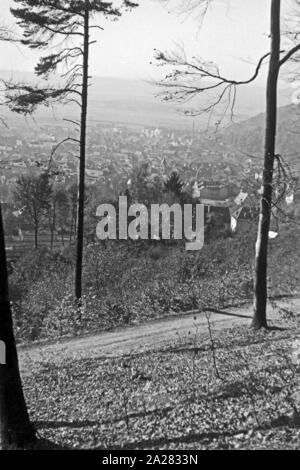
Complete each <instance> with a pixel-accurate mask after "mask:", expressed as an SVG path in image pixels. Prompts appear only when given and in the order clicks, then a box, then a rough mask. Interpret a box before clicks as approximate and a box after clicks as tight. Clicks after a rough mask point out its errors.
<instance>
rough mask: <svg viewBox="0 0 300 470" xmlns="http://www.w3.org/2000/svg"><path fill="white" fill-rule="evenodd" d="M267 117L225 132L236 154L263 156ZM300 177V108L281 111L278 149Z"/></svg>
mask: <svg viewBox="0 0 300 470" xmlns="http://www.w3.org/2000/svg"><path fill="white" fill-rule="evenodd" d="M264 129H265V114H264V113H261V114H258V115H256V116H254V117H252V118H250V119H247V120H245V121H242V122H240V123H237V124H234V125H231V126H229V127H227V128H226V129H223V130H222V136H223V138H224V140H225V142H226V144H227V145H230V146H231V147H232V149H233V151H235V152H245V153H247V154H249V155H252V156H254V157H255V156H257V157H261V156H262V152H263V146H264ZM276 151H277V152H278V153H279V154H281V155H282V156H283V158H284V159H285V160H287V161H288V162H289V163H290V165H291V166H292V168H293V169H294V170H296V171H297V172H298V174H299V176H300V105H289V106H283V107H281V108H279V109H278V126H277V149H276Z"/></svg>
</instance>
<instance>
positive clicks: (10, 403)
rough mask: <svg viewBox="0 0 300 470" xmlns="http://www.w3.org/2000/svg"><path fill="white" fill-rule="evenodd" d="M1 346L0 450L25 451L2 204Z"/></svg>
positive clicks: (2, 32)
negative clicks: (2, 346)
mask: <svg viewBox="0 0 300 470" xmlns="http://www.w3.org/2000/svg"><path fill="white" fill-rule="evenodd" d="M0 40H1V41H8V42H16V41H17V40H16V38H15V36H14V34H13V33H12V32H11V31H10V30H8V29H7V28H6V27H5V26H0ZM0 342H1V344H2V345H3V344H4V348H5V351H4V352H5V361H4V362H5V363H4V364H3V363H1V364H0V449H6V448H10V447H11V446H13V447H22V446H25V445H26V444H29V443H30V444H32V443H34V442H35V440H36V433H35V429H34V427H33V426H32V424H31V423H30V419H29V414H28V410H27V406H26V402H25V397H24V393H23V388H22V381H21V376H20V369H19V361H18V354H17V348H16V341H15V336H14V329H13V320H12V312H11V308H10V301H9V290H8V271H7V260H6V251H5V239H4V228H3V218H2V209H1V203H0Z"/></svg>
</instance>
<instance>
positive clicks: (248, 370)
mask: <svg viewBox="0 0 300 470" xmlns="http://www.w3.org/2000/svg"><path fill="white" fill-rule="evenodd" d="M296 313H298V317H297V316H294V315H295V314H296ZM299 337H300V323H299V312H290V315H289V319H287V318H282V320H281V321H279V322H277V324H276V327H275V325H273V328H271V329H270V330H268V331H259V332H254V331H252V330H251V329H249V328H247V327H235V328H232V329H227V330H223V331H221V332H219V333H218V332H215V331H214V327H213V322H212V321H211V320H208V323H207V333H202V334H200V333H199V332H198V331H197V329H191V331H190V333H189V334H188V335H186V336H180V335H179V336H178V339H177V340H176V341H172V342H169V343H167V344H165V345H164V347H163V349H161V350H151V349H150V350H149V349H145V348H143V349H142V350H140V351H135V352H134V353H132V354H126V355H121V356H115V357H105V356H99V357H93V358H82V357H80V356H78V355H76V354H74V357H73V358H72V360H65V359H62V358H59V357H57V355H56V354H52V355H49V354H46V353H45V354H44V356H42V359H41V360H40V362H35V363H34V364H33V363H32V362H30V361H29V355H28V360H27V361H26V360H25V362H24V361H23V368H22V373H23V378H24V385H25V393H26V397H27V401H28V404H29V408H30V414H31V418H32V420H33V422H34V423H35V426H36V428H37V430H38V435H39V438H40V439H41V441H40V443H39V447H41V448H51V447H54V446H55V448H57V449H58V448H69V449H75V448H88V449H110V450H113V449H162V450H163V449H173V450H179V449H299V442H300V439H299V438H300V382H299V378H300V375H299V374H300V363H299V358H298V359H297V360H296V359H295V357H296V356H295V353H294V354H293V348H294V349H295V347H296V345H297V344H298V350H297V349H296V350H297V352H298V355H299ZM297 340H298V343H296V341H297ZM22 354H23V355H24V354H25V353H24V352H23V353H22ZM25 357H26V355H25Z"/></svg>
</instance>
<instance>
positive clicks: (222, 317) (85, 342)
mask: <svg viewBox="0 0 300 470" xmlns="http://www.w3.org/2000/svg"><path fill="white" fill-rule="evenodd" d="M279 305H280V306H281V307H290V308H291V309H292V310H293V311H294V312H295V313H296V314H300V299H293V300H289V301H286V300H282V301H280V302H279ZM210 315H211V323H212V325H213V328H214V330H215V331H216V330H217V331H218V330H221V329H224V328H230V327H232V326H235V325H244V324H250V321H251V306H249V305H247V306H244V307H239V308H231V309H228V310H224V311H214V312H210ZM277 315H278V313H277V312H275V311H274V310H273V309H272V307H271V306H269V307H268V317H269V318H270V319H272V320H276V318H277ZM207 327H208V325H207V319H206V316H205V314H204V313H203V312H193V313H190V314H185V315H182V316H179V317H178V316H177V317H169V318H166V319H162V320H156V321H152V322H148V323H147V324H142V325H137V326H132V327H127V328H122V329H117V330H114V331H112V332H105V333H98V334H91V335H86V336H80V337H76V338H71V339H64V340H60V341H57V342H52V343H44V344H40V345H32V346H21V347H20V348H19V356H20V365H21V368H22V369H24V368H26V365H28V361H29V362H35V363H38V362H42V361H44V360H47V361H49V360H50V361H51V358H52V359H53V360H55V359H56V360H57V359H59V360H64V359H72V358H74V357H76V358H78V357H82V358H84V357H89V358H90V357H99V356H102V357H103V356H119V355H122V354H130V353H133V352H135V351H137V350H138V351H139V352H140V351H142V350H143V349H149V348H160V347H162V346H163V345H164V343H165V342H166V341H167V340H171V339H172V338H176V337H178V335H184V334H187V333H188V332H191V333H196V332H198V333H199V334H200V333H205V332H207Z"/></svg>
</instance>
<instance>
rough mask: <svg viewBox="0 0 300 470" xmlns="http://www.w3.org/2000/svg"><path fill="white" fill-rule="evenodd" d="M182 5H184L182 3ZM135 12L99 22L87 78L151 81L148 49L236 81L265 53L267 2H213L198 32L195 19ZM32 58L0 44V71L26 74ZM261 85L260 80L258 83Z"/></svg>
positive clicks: (152, 8) (153, 5) (5, 6)
mask: <svg viewBox="0 0 300 470" xmlns="http://www.w3.org/2000/svg"><path fill="white" fill-rule="evenodd" d="M183 1H184V0H183ZM13 3H14V2H13V0H1V16H2V17H3V18H4V21H5V23H6V24H10V25H13V24H14V19H13V17H12V16H11V15H10V12H9V7H10V6H12V5H13ZM140 3H141V6H140V7H139V8H137V9H136V10H135V11H134V12H131V13H126V14H125V15H124V16H123V17H122V18H121V19H120V20H119V21H117V22H114V23H110V22H105V23H103V21H101V19H100V20H99V24H101V25H104V26H105V31H104V32H100V31H97V33H96V34H95V36H96V39H98V44H96V45H95V46H93V50H92V54H91V72H92V74H93V75H98V76H106V77H107V76H112V77H121V78H129V77H130V78H132V77H135V78H153V77H157V76H158V75H159V74H161V73H162V71H161V70H160V69H157V68H155V67H154V66H152V65H150V62H151V60H152V59H153V49H154V48H157V49H161V50H172V49H174V47H176V46H175V43H176V42H180V43H182V44H184V45H185V48H186V51H187V52H188V53H190V54H197V55H200V56H201V57H203V58H205V59H209V60H213V61H217V62H218V63H219V64H220V66H221V69H222V71H223V72H225V73H227V75H229V74H230V75H231V76H234V77H238V78H243V77H247V76H248V75H249V74H251V72H252V71H253V68H254V64H255V63H256V62H257V60H258V58H259V57H260V56H261V55H263V54H264V53H266V52H267V51H268V47H269V39H268V27H269V8H270V0H215V3H214V7H211V8H210V10H209V12H208V14H207V16H206V18H205V20H204V23H203V24H202V27H200V23H199V19H197V18H189V19H186V20H185V18H184V16H182V15H178V14H176V13H174V12H173V10H172V13H169V12H168V8H170V6H172V3H171V5H170V4H169V5H166V3H164V5H162V2H160V1H159V0H141V1H140ZM37 57H38V55H34V54H33V52H32V51H30V50H28V49H18V48H16V47H15V46H13V45H9V44H5V43H4V44H3V43H2V44H0V68H1V69H8V70H26V71H32V70H33V68H34V65H35V63H36V60H37ZM263 80H265V74H262V76H261V78H260V81H261V83H262V81H263Z"/></svg>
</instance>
